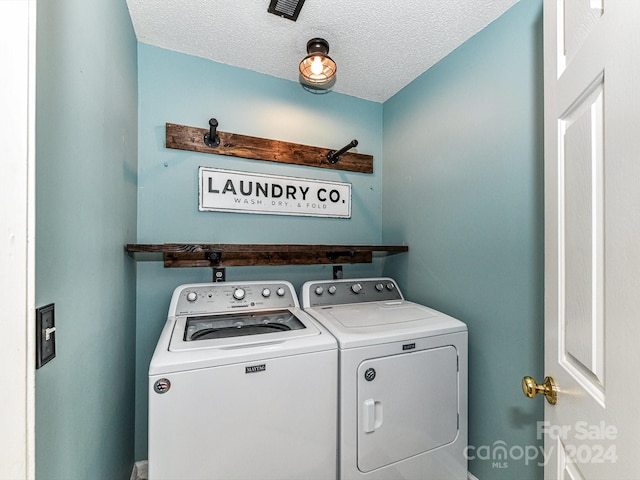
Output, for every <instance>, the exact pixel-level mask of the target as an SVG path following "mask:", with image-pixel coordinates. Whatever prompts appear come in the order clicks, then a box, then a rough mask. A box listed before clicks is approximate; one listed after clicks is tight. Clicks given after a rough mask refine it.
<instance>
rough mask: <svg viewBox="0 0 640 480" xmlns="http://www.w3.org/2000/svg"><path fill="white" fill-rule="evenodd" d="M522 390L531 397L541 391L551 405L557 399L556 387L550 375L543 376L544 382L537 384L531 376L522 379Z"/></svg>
mask: <svg viewBox="0 0 640 480" xmlns="http://www.w3.org/2000/svg"><path fill="white" fill-rule="evenodd" d="M522 392H523V393H524V395H525V396H526V397H529V398H533V397H535V396H536V395H537V394H539V393H543V394H544V396H545V397H546V399H547V402H549V403H550V404H551V405H555V404H556V402H557V401H558V388H557V387H556V382H555V381H554V380H553V378H552V377H545V379H544V382H543V383H541V384H538V383H537V382H536V381H535V380H534V379H533V378H531V377H524V378H523V379H522Z"/></svg>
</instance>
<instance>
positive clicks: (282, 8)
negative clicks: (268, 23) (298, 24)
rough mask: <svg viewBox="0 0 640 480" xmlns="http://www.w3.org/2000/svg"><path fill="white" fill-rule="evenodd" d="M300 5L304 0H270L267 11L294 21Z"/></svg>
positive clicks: (300, 7) (298, 13)
mask: <svg viewBox="0 0 640 480" xmlns="http://www.w3.org/2000/svg"><path fill="white" fill-rule="evenodd" d="M302 5H304V0H271V3H270V4H269V8H268V9H267V11H268V12H269V13H273V14H274V15H278V16H279V17H284V18H288V19H289V20H293V21H294V22H295V21H296V20H297V19H298V15H300V10H302Z"/></svg>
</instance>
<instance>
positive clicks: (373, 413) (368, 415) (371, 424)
mask: <svg viewBox="0 0 640 480" xmlns="http://www.w3.org/2000/svg"><path fill="white" fill-rule="evenodd" d="M381 426H382V402H380V401H378V400H374V399H373V398H369V399H367V400H365V401H364V402H363V404H362V427H363V429H364V432H365V433H372V432H375V431H376V430H377V429H378V428H380V427H381Z"/></svg>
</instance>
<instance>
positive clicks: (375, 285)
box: [302, 278, 404, 308]
mask: <svg viewBox="0 0 640 480" xmlns="http://www.w3.org/2000/svg"><path fill="white" fill-rule="evenodd" d="M403 299H404V297H403V296H402V293H401V292H400V289H399V288H398V285H397V284H396V282H395V281H394V280H393V279H391V278H358V279H351V280H349V279H343V280H321V281H315V282H307V283H305V284H304V285H303V287H302V306H303V307H304V308H309V307H319V306H329V305H343V304H348V303H362V302H378V301H389V300H403Z"/></svg>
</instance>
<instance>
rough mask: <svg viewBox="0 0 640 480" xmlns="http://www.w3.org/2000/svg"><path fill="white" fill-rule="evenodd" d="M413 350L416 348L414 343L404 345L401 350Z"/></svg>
mask: <svg viewBox="0 0 640 480" xmlns="http://www.w3.org/2000/svg"><path fill="white" fill-rule="evenodd" d="M414 348H416V344H415V343H406V344H404V345H402V350H413V349H414Z"/></svg>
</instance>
